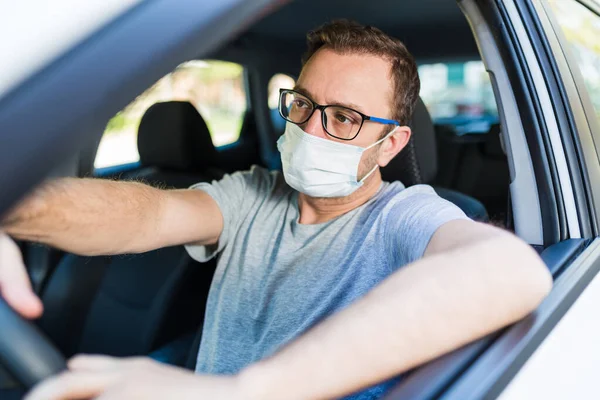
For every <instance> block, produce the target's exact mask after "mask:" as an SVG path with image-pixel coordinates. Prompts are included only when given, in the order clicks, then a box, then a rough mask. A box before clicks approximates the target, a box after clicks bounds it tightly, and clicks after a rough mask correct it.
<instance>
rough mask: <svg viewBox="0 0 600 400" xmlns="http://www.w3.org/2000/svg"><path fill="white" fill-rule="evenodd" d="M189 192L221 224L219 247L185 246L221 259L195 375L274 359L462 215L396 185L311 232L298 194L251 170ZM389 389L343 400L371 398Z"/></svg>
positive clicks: (420, 189)
mask: <svg viewBox="0 0 600 400" xmlns="http://www.w3.org/2000/svg"><path fill="white" fill-rule="evenodd" d="M193 188H195V189H200V190H203V191H205V192H207V193H208V194H209V195H210V196H212V197H213V198H214V199H215V201H216V202H217V204H218V205H219V208H220V209H221V212H222V214H223V219H224V228H223V232H222V233H221V236H220V238H219V242H218V244H217V245H215V246H187V250H188V252H189V253H190V255H191V256H192V257H193V258H194V259H196V260H198V261H201V262H204V261H207V260H209V259H210V258H212V257H215V256H216V255H218V257H219V258H218V263H217V269H216V272H215V275H214V278H213V282H212V285H211V288H210V292H209V295H208V301H207V305H206V315H205V320H204V328H203V332H202V341H201V345H200V351H199V353H198V361H197V365H196V372H198V373H211V374H233V373H236V372H238V371H239V370H240V369H242V368H243V367H245V366H247V365H249V364H251V363H253V362H255V361H258V360H260V359H262V358H264V357H266V356H269V355H271V354H273V353H274V352H276V351H277V350H278V349H280V348H281V347H282V346H283V345H285V344H286V343H288V342H290V341H291V340H293V339H294V338H296V337H298V336H299V335H301V334H302V333H303V332H305V331H306V330H307V329H309V328H310V327H311V326H313V325H315V324H316V323H318V322H319V321H321V320H323V319H324V318H326V317H327V316H329V315H331V314H333V313H335V312H337V311H340V310H341V309H343V308H344V307H346V306H348V305H349V304H350V303H352V302H354V301H356V300H357V299H358V298H360V297H362V296H363V295H365V294H366V293H367V292H368V291H369V290H371V289H372V288H373V287H374V286H376V285H377V284H378V283H380V282H381V281H383V280H384V279H385V278H386V277H388V276H389V275H390V274H391V273H393V272H394V271H395V270H397V269H398V268H400V267H402V266H404V265H406V264H408V263H411V262H413V261H415V260H417V259H419V258H421V257H422V256H423V252H424V251H425V248H426V247H427V244H428V243H429V240H430V239H431V236H432V235H433V233H434V232H435V231H436V230H437V229H438V228H439V227H440V226H441V225H443V224H444V223H446V222H448V221H450V220H454V219H464V218H467V217H466V216H465V214H464V213H463V212H462V211H461V210H460V209H459V208H457V207H456V206H454V205H453V204H452V203H449V202H448V201H446V200H444V199H442V198H440V197H439V196H437V194H436V193H435V192H434V191H433V189H432V188H431V187H429V186H424V185H418V186H412V187H410V188H408V189H406V188H404V186H403V185H402V184H401V183H400V182H394V183H391V184H390V183H383V184H382V185H381V187H380V188H379V191H378V192H377V194H376V195H375V196H373V198H371V199H370V200H369V201H368V202H366V203H365V204H363V205H362V206H360V207H358V208H356V209H354V210H352V211H350V212H348V213H346V214H344V215H342V216H340V217H337V218H335V219H333V220H330V221H328V222H325V223H321V224H314V225H305V224H299V223H298V203H297V199H298V192H296V191H295V190H293V189H291V188H290V187H289V186H288V185H287V184H286V183H285V180H284V179H283V175H282V174H281V173H279V172H268V171H267V170H265V169H263V168H259V167H253V168H252V169H251V170H250V171H246V172H238V173H234V174H232V175H227V176H225V177H224V178H223V179H222V180H221V181H219V182H213V183H212V184H207V183H200V184H197V185H195V186H193ZM390 318H393V316H390ZM388 386H389V382H388V384H387V385H386V384H382V385H378V386H375V387H373V388H370V389H367V390H366V391H363V392H361V393H359V394H356V395H354V396H352V397H349V398H352V399H375V398H378V397H379V396H380V395H381V394H382V392H383V391H384V390H385V389H386V388H387V387H388Z"/></svg>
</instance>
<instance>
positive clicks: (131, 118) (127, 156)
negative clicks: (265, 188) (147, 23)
mask: <svg viewBox="0 0 600 400" xmlns="http://www.w3.org/2000/svg"><path fill="white" fill-rule="evenodd" d="M171 100H179V101H189V102H190V103H191V104H193V105H194V106H195V107H196V109H197V110H198V112H199V113H200V115H202V117H203V118H204V120H205V121H206V125H207V126H208V129H209V130H210V134H211V138H212V141H213V143H214V145H215V146H223V145H226V144H230V143H233V142H235V141H237V140H238V138H239V136H240V130H241V127H242V122H243V119H244V113H245V111H246V109H247V102H246V93H245V85H244V68H243V67H242V66H241V65H239V64H235V63H230V62H225V61H212V60H210V61H199V60H198V61H189V62H186V63H183V64H181V65H180V66H178V67H177V68H176V69H175V70H174V71H173V72H171V73H170V74H168V75H167V76H165V77H163V78H162V79H160V80H159V81H158V82H157V83H156V84H154V85H153V86H152V87H151V88H150V89H148V90H146V91H145V92H144V93H142V94H141V95H140V96H138V97H137V98H136V99H135V100H134V101H133V102H132V103H131V104H130V105H128V106H127V107H126V108H125V109H124V110H122V111H121V112H119V113H118V114H117V115H116V116H115V117H113V118H112V119H111V120H110V121H108V124H107V126H106V130H105V131H104V135H103V136H102V139H101V141H100V146H99V147H98V152H97V154H96V159H95V161H94V167H95V168H103V167H110V166H114V165H121V164H127V163H131V162H136V161H139V159H140V156H139V153H138V149H137V131H138V126H139V124H140V120H141V119H142V116H143V115H144V113H145V112H146V110H147V109H148V108H149V107H150V106H151V105H153V104H155V103H158V102H163V101H171Z"/></svg>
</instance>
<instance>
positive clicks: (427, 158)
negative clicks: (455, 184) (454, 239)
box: [381, 98, 489, 222]
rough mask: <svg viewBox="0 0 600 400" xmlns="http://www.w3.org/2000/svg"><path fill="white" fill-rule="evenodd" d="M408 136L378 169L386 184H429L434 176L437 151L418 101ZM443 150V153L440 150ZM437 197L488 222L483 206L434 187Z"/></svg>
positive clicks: (429, 122) (428, 118)
mask: <svg viewBox="0 0 600 400" xmlns="http://www.w3.org/2000/svg"><path fill="white" fill-rule="evenodd" d="M411 129H412V137H411V139H410V140H409V142H408V144H407V146H406V147H405V148H404V149H403V150H402V151H401V152H400V154H398V155H397V156H396V157H395V158H394V159H393V160H392V161H390V163H389V164H388V165H387V166H385V167H384V168H382V169H381V175H382V177H383V179H384V180H386V181H396V180H398V181H401V182H402V183H403V184H404V185H406V186H412V185H416V184H423V183H424V184H431V183H432V182H433V181H434V179H435V176H436V174H437V148H436V137H435V130H434V126H433V121H432V120H431V116H430V115H429V111H427V107H425V104H424V103H423V101H422V100H421V99H420V98H419V101H418V102H417V105H416V107H415V111H414V114H413V117H412V121H411ZM442 151H443V150H442ZM434 189H435V190H436V192H437V193H438V195H440V196H441V197H443V198H445V199H446V200H448V201H451V202H452V203H454V204H456V205H457V206H458V207H460V208H461V209H462V210H463V211H464V212H465V214H467V216H469V217H470V218H472V219H474V220H476V221H484V222H487V221H488V219H489V218H488V213H487V211H486V209H485V207H484V206H483V204H482V203H481V202H480V201H478V200H476V199H475V198H473V197H470V196H467V195H465V194H463V193H460V192H457V191H455V190H451V189H447V188H441V187H434Z"/></svg>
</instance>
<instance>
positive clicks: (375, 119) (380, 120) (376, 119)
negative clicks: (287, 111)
mask: <svg viewBox="0 0 600 400" xmlns="http://www.w3.org/2000/svg"><path fill="white" fill-rule="evenodd" d="M286 93H293V94H294V95H300V96H302V97H304V98H306V99H307V100H308V101H310V102H311V104H312V110H311V111H310V114H308V117H306V119H305V120H304V121H302V122H296V121H292V120H290V119H288V118H286V117H285V116H284V115H283V112H282V107H283V101H282V100H283V96H284V94H286ZM329 107H337V108H342V109H346V110H349V111H352V112H355V113H357V114H358V115H360V116H361V117H362V119H361V121H360V126H359V127H358V130H357V131H356V134H355V135H354V136H353V137H351V138H342V137H339V136H335V135H334V134H332V133H331V132H329V131H328V130H327V117H326V116H325V110H326V109H327V108H329ZM315 110H319V111H321V124H322V125H323V129H324V130H325V132H326V133H327V134H328V135H329V136H331V137H333V138H336V139H339V140H347V141H349V140H354V139H356V137H357V136H358V134H359V133H360V130H361V129H362V127H363V124H364V123H365V121H373V122H377V123H379V124H385V125H398V126H400V122H398V121H396V120H393V119H386V118H379V117H373V116H371V115H366V114H363V113H361V112H360V111H357V110H355V109H353V108H350V107H345V106H340V105H336V104H327V105H322V104H318V103H317V102H315V101H314V100H313V99H311V98H310V97H308V96H307V95H305V94H303V93H300V92H297V91H295V90H292V89H279V110H278V111H279V115H281V118H283V119H285V120H286V121H288V122H291V123H292V124H296V125H302V124H304V123H306V121H308V120H309V119H310V118H311V117H312V116H313V114H314V113H315Z"/></svg>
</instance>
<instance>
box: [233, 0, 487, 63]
mask: <svg viewBox="0 0 600 400" xmlns="http://www.w3.org/2000/svg"><path fill="white" fill-rule="evenodd" d="M342 17H343V18H346V19H351V20H355V21H358V22H360V23H362V24H366V25H372V26H375V27H377V28H380V29H382V30H383V31H385V32H386V33H388V34H390V35H392V36H394V37H397V38H399V39H400V40H402V41H403V42H404V43H405V44H406V45H407V47H408V48H409V50H410V51H411V53H412V54H413V55H414V56H415V57H416V58H417V59H421V60H427V59H435V58H438V57H440V56H442V57H443V58H444V59H451V58H461V59H476V58H479V53H478V49H477V46H476V44H475V41H474V39H473V34H472V33H471V29H470V26H469V24H468V22H467V20H466V19H465V17H464V15H463V14H462V12H461V10H460V8H459V7H458V5H457V3H456V1H454V0H403V1H397V0H376V1H358V0H328V1H321V0H302V1H295V2H291V3H289V4H287V5H285V6H283V7H281V8H280V9H279V10H277V11H276V12H274V13H272V14H270V15H267V16H266V17H264V18H263V19H261V20H259V21H257V22H256V23H254V24H253V25H251V26H250V27H249V28H248V29H247V30H246V32H245V33H244V36H245V37H248V38H254V39H257V40H260V41H261V42H262V43H267V45H268V43H270V44H272V45H274V46H277V47H279V48H280V47H282V44H285V46H286V47H287V48H288V49H289V50H290V52H291V53H294V54H296V57H297V58H298V55H299V54H302V53H303V52H304V51H305V36H306V33H307V32H308V31H310V30H311V29H314V28H316V27H317V26H319V25H321V24H323V23H325V22H327V21H331V20H333V19H339V18H342Z"/></svg>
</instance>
